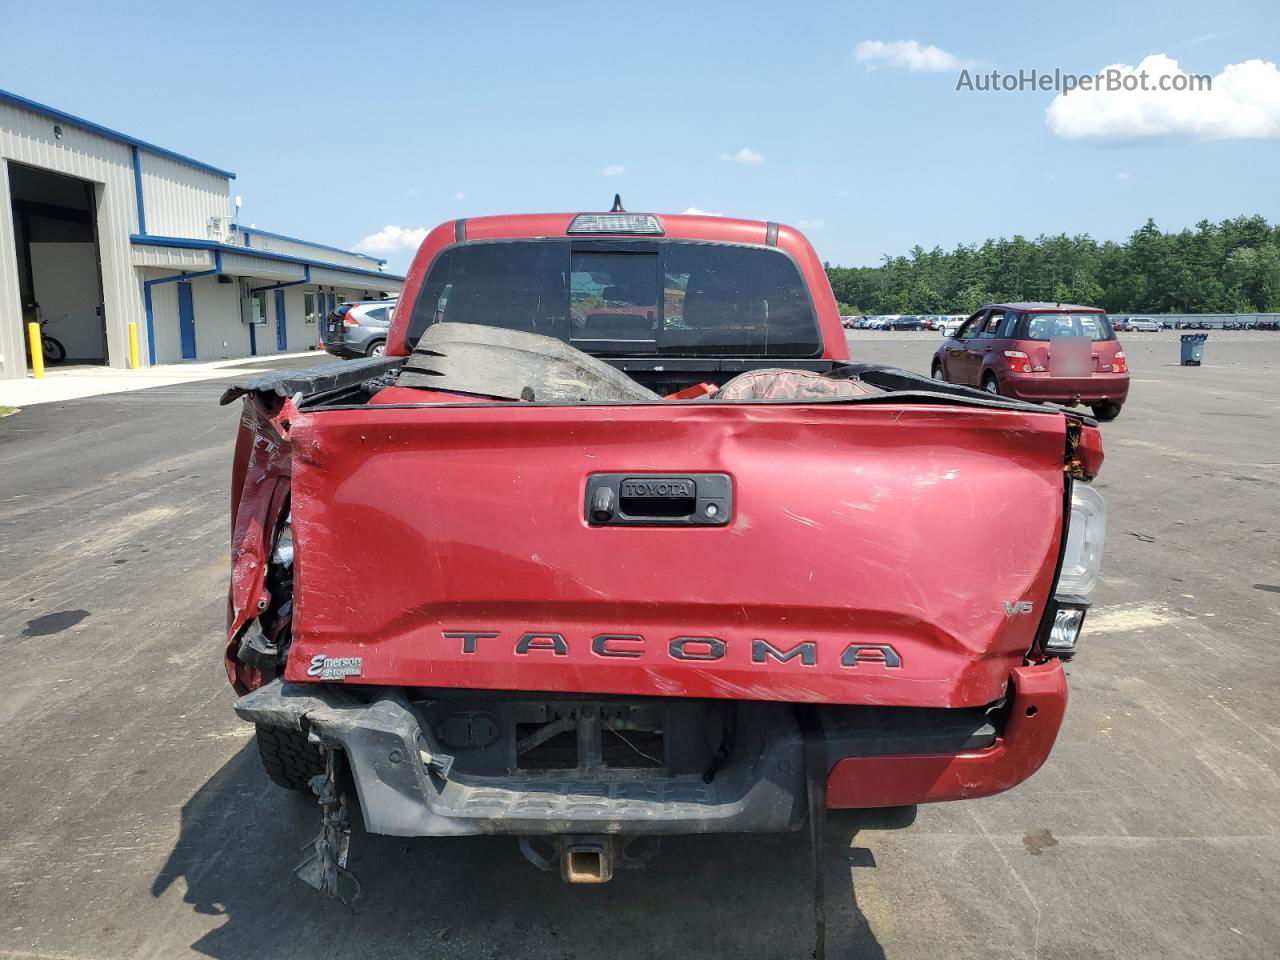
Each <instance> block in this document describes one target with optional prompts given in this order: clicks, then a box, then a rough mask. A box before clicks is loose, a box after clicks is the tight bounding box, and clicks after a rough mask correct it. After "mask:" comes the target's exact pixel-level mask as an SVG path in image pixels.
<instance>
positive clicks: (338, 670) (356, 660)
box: [307, 653, 364, 680]
mask: <svg viewBox="0 0 1280 960" xmlns="http://www.w3.org/2000/svg"><path fill="white" fill-rule="evenodd" d="M363 669H364V658H363V657H327V656H325V655H324V654H323V653H317V654H316V655H315V656H314V657H312V658H311V666H309V667H307V676H308V677H319V678H320V679H321V680H343V679H345V678H346V677H358V676H360V672H361V670H363Z"/></svg>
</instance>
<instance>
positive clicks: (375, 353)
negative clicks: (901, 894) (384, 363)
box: [365, 340, 387, 357]
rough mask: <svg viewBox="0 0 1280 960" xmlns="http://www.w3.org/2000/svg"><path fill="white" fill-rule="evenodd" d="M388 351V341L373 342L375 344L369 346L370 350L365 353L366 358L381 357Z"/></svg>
mask: <svg viewBox="0 0 1280 960" xmlns="http://www.w3.org/2000/svg"><path fill="white" fill-rule="evenodd" d="M386 350H387V341H385V340H375V341H373V343H371V344H369V349H368V350H366V351H365V356H366V357H380V356H382V355H383V354H384V353H386Z"/></svg>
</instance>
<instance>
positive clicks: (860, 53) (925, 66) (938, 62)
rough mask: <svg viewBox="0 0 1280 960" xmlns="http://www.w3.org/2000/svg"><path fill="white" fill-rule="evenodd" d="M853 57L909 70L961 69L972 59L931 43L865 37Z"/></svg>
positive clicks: (968, 64) (862, 61)
mask: <svg viewBox="0 0 1280 960" xmlns="http://www.w3.org/2000/svg"><path fill="white" fill-rule="evenodd" d="M853 59H855V60H857V61H858V63H870V64H880V63H883V64H885V65H887V66H890V67H904V68H906V69H907V70H912V71H916V70H928V71H935V72H936V71H939V70H959V69H960V68H961V67H964V66H971V65H972V64H973V61H972V60H961V59H960V58H959V57H957V56H956V55H955V54H954V53H948V52H947V51H946V50H943V49H942V48H941V47H935V46H934V45H933V44H932V43H931V44H929V45H928V46H926V47H922V46H920V44H918V43H916V42H915V41H914V40H893V41H891V42H889V43H885V42H884V41H883V40H863V41H862V42H861V43H860V44H858V45H857V46H856V47H854V48H853Z"/></svg>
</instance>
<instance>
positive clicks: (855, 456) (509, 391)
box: [223, 211, 1106, 895]
mask: <svg viewBox="0 0 1280 960" xmlns="http://www.w3.org/2000/svg"><path fill="white" fill-rule="evenodd" d="M241 397H242V398H243V413H242V416H241V421H240V432H239V438H238V441H237V445H236V452H235V464H234V469H233V483H232V495H231V514H232V526H233V538H232V560H233V570H232V579H231V590H230V599H229V606H228V621H227V645H226V670H227V676H228V677H229V678H230V680H231V683H232V685H233V686H234V688H235V690H236V692H237V693H238V694H239V700H238V702H237V703H236V712H237V713H238V714H239V715H240V716H241V717H242V718H243V719H245V720H247V721H250V722H252V723H254V724H256V725H257V738H258V745H259V747H260V750H261V754H262V760H263V762H264V764H265V766H266V769H267V772H268V773H269V774H270V776H271V777H272V778H273V779H274V780H275V781H276V782H277V783H280V784H281V785H283V786H286V787H293V788H296V789H308V788H310V789H313V790H314V791H315V792H316V793H317V794H318V795H319V797H320V802H321V804H322V808H323V816H322V830H321V834H320V837H319V838H318V839H317V842H316V852H315V856H314V857H313V858H312V860H311V861H310V862H309V864H308V865H304V867H303V868H300V869H301V872H302V874H303V876H304V878H305V879H307V880H308V881H309V882H312V883H313V884H315V885H317V886H320V887H322V888H323V889H326V890H328V891H330V892H336V893H338V894H339V895H345V894H344V883H346V884H350V883H351V882H352V878H351V877H350V875H349V874H347V873H346V871H345V857H346V839H347V829H346V818H347V803H348V801H350V802H353V803H354V802H357V801H358V803H359V806H360V810H361V813H362V815H363V820H364V823H365V825H366V827H367V829H368V830H369V831H371V832H373V833H381V834H390V835H395V836H406V837H408V836H413V837H435V836H447V835H460V834H499V833H501V834H509V835H513V836H516V837H519V838H520V840H521V846H522V848H523V849H524V851H525V853H526V855H527V856H528V857H529V858H530V859H531V860H533V861H534V862H535V863H536V864H537V865H538V866H540V867H543V868H544V869H559V870H560V871H561V872H562V874H563V876H564V877H565V878H566V879H568V880H571V881H579V882H600V881H603V880H607V879H609V877H610V876H611V875H612V873H613V870H614V868H615V867H621V866H633V865H636V864H638V863H641V862H643V861H644V860H645V859H646V858H647V857H648V856H650V855H651V854H652V852H653V848H654V838H656V837H659V836H661V835H664V834H667V835H670V834H687V833H704V832H768V831H787V830H795V829H800V828H802V827H804V826H805V824H806V823H808V824H809V825H810V827H811V828H813V829H815V830H816V826H815V825H816V824H819V823H820V821H821V817H822V816H823V811H824V810H826V809H830V808H858V807H882V806H899V805H908V804H918V803H925V802H930V801H938V800H956V799H960V798H968V797H980V796H985V795H989V794H993V793H998V792H999V791H1002V790H1007V789H1008V788H1010V787H1012V786H1014V785H1015V784H1017V783H1019V782H1021V781H1022V780H1024V779H1026V778H1027V777H1029V776H1030V775H1031V774H1032V773H1034V772H1035V771H1036V770H1037V769H1038V768H1039V767H1040V765H1041V764H1043V763H1044V762H1045V758H1046V757H1047V756H1048V754H1049V751H1050V749H1051V748H1052V746H1053V743H1054V739H1055V737H1056V736H1057V733H1058V729H1059V725H1060V724H1061V722H1062V717H1063V711H1064V709H1065V707H1066V702H1067V686H1066V679H1065V675H1064V672H1063V661H1064V660H1065V659H1067V658H1069V657H1070V656H1072V655H1073V654H1074V652H1075V649H1076V640H1077V636H1078V634H1079V632H1080V628H1081V625H1082V622H1083V619H1084V615H1085V611H1086V609H1087V607H1088V596H1089V593H1090V591H1091V589H1092V588H1093V585H1094V582H1095V580H1096V577H1097V572H1098V565H1099V562H1100V558H1101V551H1102V546H1103V537H1104V533H1105V525H1106V513H1105V506H1104V504H1103V501H1102V498H1101V497H1100V496H1099V495H1098V494H1097V493H1096V492H1095V491H1094V489H1093V488H1092V487H1091V486H1090V484H1089V481H1090V480H1091V479H1092V478H1093V477H1094V475H1095V474H1096V473H1097V471H1098V468H1099V466H1100V464H1101V461H1102V449H1101V442H1100V437H1099V432H1098V430H1097V427H1096V424H1095V423H1094V422H1093V421H1092V420H1090V419H1089V418H1087V417H1085V416H1083V415H1081V414H1078V413H1074V412H1071V411H1067V410H1063V409H1060V408H1055V407H1049V406H1037V405H1032V404H1028V403H1024V402H1021V401H1018V400H1014V399H1009V398H1005V397H999V396H992V395H989V394H985V393H983V392H981V391H978V390H973V389H969V388H966V387H962V386H956V385H952V384H947V383H940V382H935V381H931V380H929V379H928V378H926V377H922V376H918V375H916V374H912V373H908V372H906V371H902V370H897V369H893V368H887V367H881V366H875V365H870V364H862V363H855V362H853V361H852V360H851V359H850V356H849V352H848V346H847V344H846V341H845V336H844V332H843V330H842V328H841V324H840V317H839V314H838V310H837V306H836V302H835V300H834V298H833V296H832V293H831V288H830V286H829V285H828V282H827V278H826V275H825V273H824V271H823V267H822V264H821V262H820V261H819V260H818V257H817V256H816V254H815V253H814V250H813V248H812V247H811V246H810V245H809V243H808V242H807V241H806V240H805V238H804V237H803V236H802V235H801V234H800V233H799V232H798V231H796V230H794V229H792V228H790V227H787V226H781V225H779V224H776V223H765V222H760V221H750V220H735V219H727V218H718V217H704V216H685V215H654V214H633V213H625V212H618V211H615V212H611V213H602V214H577V215H575V214H547V215H536V216H502V217H483V218H476V219H469V220H458V221H455V222H449V223H446V224H443V225H442V226H440V227H437V228H436V229H435V230H433V231H432V232H431V233H430V234H429V235H428V236H427V237H426V239H425V241H424V242H423V244H422V247H421V249H420V250H419V252H418V254H417V257H416V258H415V260H414V262H413V266H412V268H411V270H410V272H409V275H408V278H407V280H406V283H405V289H404V293H403V295H402V297H401V299H400V301H399V305H398V307H397V309H396V313H395V317H394V320H393V322H392V326H391V329H390V332H389V337H388V340H387V349H386V355H385V356H383V357H379V358H370V359H361V360H353V361H350V362H346V363H341V364H335V365H330V366H326V367H321V368H316V369H314V370H311V371H305V372H302V373H285V374H282V375H279V376H275V377H269V378H266V379H263V380H258V381H254V382H248V383H243V384H238V385H236V386H234V387H232V388H230V389H229V390H228V391H227V393H226V394H225V395H224V397H223V402H224V403H226V402H230V401H232V400H234V399H236V398H241ZM939 567H942V568H945V569H946V570H947V571H948V576H947V577H946V578H945V580H944V579H941V578H939V577H938V576H937V575H936V571H937V570H938V569H939ZM347 892H349V890H348V891H347Z"/></svg>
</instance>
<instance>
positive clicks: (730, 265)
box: [407, 238, 822, 358]
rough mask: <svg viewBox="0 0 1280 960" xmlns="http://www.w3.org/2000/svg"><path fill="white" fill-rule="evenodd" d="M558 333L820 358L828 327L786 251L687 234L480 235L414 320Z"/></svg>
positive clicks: (451, 260) (650, 345)
mask: <svg viewBox="0 0 1280 960" xmlns="http://www.w3.org/2000/svg"><path fill="white" fill-rule="evenodd" d="M443 322H455V323H477V324H484V325H488V326H498V327H505V328H507V329H512V330H523V331H526V332H529V333H539V334H543V335H546V336H552V337H556V338H558V339H560V340H564V341H565V342H567V343H569V344H571V345H573V346H574V347H577V348H578V349H580V350H583V351H585V352H587V353H592V354H597V355H604V356H609V355H628V356H631V355H664V354H668V355H679V356H739V355H744V356H753V357H755V356H771V357H795V358H806V357H816V356H819V355H821V353H822V335H821V332H820V330H819V326H818V320H817V314H816V312H815V310H814V306H813V302H812V299H811V297H810V295H809V290H808V288H807V287H806V285H805V283H804V279H803V277H802V276H801V275H800V271H799V269H798V268H797V267H796V265H795V264H794V263H793V262H792V260H791V259H790V258H789V257H788V256H787V255H786V254H785V253H783V252H782V251H780V250H777V249H772V248H764V247H750V246H735V245H732V244H720V243H702V242H697V241H681V240H647V239H646V240H631V239H603V238H602V239H590V240H582V239H564V240H561V239H558V238H557V239H547V240H508V241H492V242H473V243H468V244H463V245H459V246H454V247H451V248H449V249H446V250H445V251H444V252H442V253H441V254H440V255H439V256H438V257H437V258H436V260H435V262H434V263H433V264H432V265H431V268H430V270H429V271H428V273H427V276H426V278H425V280H424V282H423V286H422V292H421V293H420V294H419V295H418V298H417V300H416V302H415V303H414V307H413V314H412V316H411V317H410V319H409V324H408V332H407V342H408V344H409V345H410V346H412V345H413V344H415V343H416V342H417V340H418V338H419V337H420V336H421V335H422V334H423V332H424V331H425V330H426V329H427V327H428V326H430V325H431V324H433V323H443Z"/></svg>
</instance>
